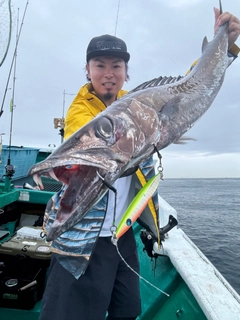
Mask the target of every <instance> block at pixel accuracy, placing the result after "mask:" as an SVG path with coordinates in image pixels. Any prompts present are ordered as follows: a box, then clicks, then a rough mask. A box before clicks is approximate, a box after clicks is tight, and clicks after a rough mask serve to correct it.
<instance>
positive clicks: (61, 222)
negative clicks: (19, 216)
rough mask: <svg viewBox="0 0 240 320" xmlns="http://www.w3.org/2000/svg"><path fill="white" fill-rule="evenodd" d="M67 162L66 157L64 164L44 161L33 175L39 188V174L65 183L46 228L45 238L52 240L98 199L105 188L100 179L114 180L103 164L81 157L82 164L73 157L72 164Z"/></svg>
mask: <svg viewBox="0 0 240 320" xmlns="http://www.w3.org/2000/svg"><path fill="white" fill-rule="evenodd" d="M51 161H52V159H51ZM70 162H71V161H67V163H66V164H65V165H61V166H60V165H57V163H55V165H54V167H51V166H49V164H46V163H45V164H44V167H45V168H42V169H41V170H39V171H38V172H36V173H35V174H34V175H33V179H34V181H35V183H36V184H37V185H38V186H39V187H40V188H41V189H44V186H43V183H42V179H41V176H45V177H50V178H53V179H54V180H56V181H61V182H62V183H63V184H64V187H63V188H62V189H61V191H60V192H61V197H60V202H59V204H56V205H55V207H56V208H57V212H56V217H55V220H54V222H53V223H52V225H51V227H50V229H49V230H47V231H48V235H47V241H53V240H55V239H56V238H57V237H58V236H60V235H61V234H62V233H64V232H65V231H67V230H68V229H69V228H71V227H72V226H74V225H75V224H76V223H77V222H79V221H80V220H81V218H83V217H84V215H85V214H86V213H87V212H88V211H89V209H90V208H91V207H93V206H94V205H95V204H96V203H97V202H98V201H99V200H100V198H101V197H102V196H103V195H104V194H105V193H106V191H107V187H106V185H105V184H103V179H106V180H107V181H108V182H109V183H110V184H112V183H113V182H114V181H115V179H112V177H113V176H115V174H113V173H111V172H110V171H109V168H106V167H104V166H102V165H98V164H96V163H89V162H88V164H86V161H81V164H79V163H78V164H76V161H75V163H74V164H70ZM47 167H48V168H49V169H47ZM32 171H34V168H33V170H32ZM111 180H112V181H111Z"/></svg>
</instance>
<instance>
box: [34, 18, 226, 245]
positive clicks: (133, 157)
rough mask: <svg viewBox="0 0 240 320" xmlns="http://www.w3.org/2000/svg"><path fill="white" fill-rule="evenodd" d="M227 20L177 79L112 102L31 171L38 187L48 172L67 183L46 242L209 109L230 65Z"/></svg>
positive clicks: (77, 219)
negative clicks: (194, 63)
mask: <svg viewBox="0 0 240 320" xmlns="http://www.w3.org/2000/svg"><path fill="white" fill-rule="evenodd" d="M227 51H228V24H227V23H226V24H224V25H223V26H221V27H220V28H219V30H218V32H217V34H216V36H215V37H214V39H213V40H212V41H211V42H209V43H208V42H207V39H206V38H205V39H204V41H203V52H202V56H201V58H200V59H199V61H198V63H197V65H196V66H195V67H194V68H193V69H192V70H191V72H190V73H189V74H188V75H187V76H185V77H183V78H181V79H180V80H178V81H176V82H173V83H168V84H164V85H158V84H157V85H153V83H152V82H151V83H150V84H144V85H142V86H140V87H138V88H137V89H135V90H133V91H131V92H130V93H128V94H127V95H125V96H124V97H122V98H121V99H119V100H117V101H116V102H114V103H113V104H112V105H111V106H109V107H108V108H107V109H106V110H105V111H103V112H102V113H100V114H99V115H98V116H97V117H96V118H94V119H93V120H92V121H91V122H89V123H88V124H87V125H85V126H84V127H82V128H81V129H80V130H79V131H77V132H76V133H75V134H74V135H72V136H71V137H70V138H69V139H68V140H66V141H65V142H64V143H63V144H62V145H61V146H60V147H59V148H58V149H56V150H55V151H54V152H53V153H52V154H51V155H50V156H49V157H48V158H47V159H46V160H45V161H42V162H40V163H38V164H36V165H34V166H33V167H32V168H31V169H30V171H29V174H31V175H34V177H35V181H36V182H37V183H38V184H40V185H41V179H40V175H48V176H49V175H50V176H51V177H53V178H56V179H58V180H60V181H62V182H63V183H64V184H66V185H68V187H67V189H66V191H65V193H64V196H63V198H62V199H61V202H60V207H59V209H58V212H57V215H56V219H55V221H54V223H53V224H52V226H51V229H50V232H49V234H48V240H53V239H56V238H57V237H58V236H59V235H61V234H62V233H63V232H65V231H66V230H68V229H69V228H70V227H72V226H73V225H75V224H76V223H77V222H78V221H80V220H81V219H82V218H83V217H84V215H85V214H86V213H87V212H88V211H89V209H90V208H91V207H93V205H95V204H96V203H97V202H98V201H99V199H100V198H101V197H102V196H103V195H104V194H105V193H106V191H107V187H106V185H105V184H103V182H102V179H101V178H100V177H99V175H100V176H102V177H103V178H104V179H105V181H107V182H108V183H109V184H110V185H111V184H113V183H114V181H115V180H116V179H117V178H118V177H120V176H121V175H122V174H124V172H125V171H126V170H128V169H129V168H133V167H135V166H137V165H139V164H140V163H141V162H143V161H144V160H145V159H147V158H148V157H149V156H150V155H152V154H153V153H154V150H155V147H156V148H157V149H158V150H161V149H163V148H165V147H167V146H168V145H169V144H171V143H174V142H177V141H178V140H179V139H180V138H181V137H182V135H183V134H185V133H186V132H187V131H188V130H189V129H190V128H191V127H192V126H193V125H194V124H195V122H196V121H197V120H198V119H199V118H200V117H201V116H202V115H203V114H204V113H205V112H206V111H207V109H208V108H209V107H210V105H211V104H212V102H213V100H214V99H215V97H216V95H217V93H218V91H219V89H220V88H221V85H222V83H223V80H224V75H225V71H226V69H227V67H228V65H229V64H230V61H229V58H228V55H227Z"/></svg>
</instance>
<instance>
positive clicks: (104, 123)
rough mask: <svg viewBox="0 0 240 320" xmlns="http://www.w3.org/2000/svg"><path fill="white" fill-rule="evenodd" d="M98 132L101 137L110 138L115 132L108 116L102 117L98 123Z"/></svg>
mask: <svg viewBox="0 0 240 320" xmlns="http://www.w3.org/2000/svg"><path fill="white" fill-rule="evenodd" d="M96 133H97V134H99V135H100V136H101V137H104V138H110V137H111V136H112V134H113V124H112V122H111V121H110V119H108V118H101V119H99V120H98V122H97V125H96Z"/></svg>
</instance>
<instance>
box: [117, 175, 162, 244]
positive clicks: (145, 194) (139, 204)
mask: <svg viewBox="0 0 240 320" xmlns="http://www.w3.org/2000/svg"><path fill="white" fill-rule="evenodd" d="M161 176H162V173H161V172H159V173H158V174H156V175H155V176H154V177H152V178H151V179H150V180H149V181H148V182H147V183H146V184H145V185H144V186H143V188H142V189H141V190H140V191H139V192H138V194H137V195H136V197H135V198H134V199H133V201H132V202H131V203H130V205H129V206H128V208H127V210H126V212H125V213H124V215H123V217H122V219H121V220H120V222H119V224H118V226H117V228H116V231H112V233H113V236H112V242H113V243H114V244H116V242H117V240H118V239H119V238H120V237H121V236H122V235H123V234H124V233H125V232H126V231H127V230H128V229H129V228H130V227H131V226H132V225H133V223H134V222H135V221H136V220H137V218H138V217H139V216H140V214H141V213H142V212H143V210H144V209H145V207H146V206H147V203H148V201H149V200H150V198H151V197H152V196H153V194H154V192H155V191H156V190H157V187H158V185H159V182H160V179H161Z"/></svg>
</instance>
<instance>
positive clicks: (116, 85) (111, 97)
mask: <svg viewBox="0 0 240 320" xmlns="http://www.w3.org/2000/svg"><path fill="white" fill-rule="evenodd" d="M86 68H87V72H88V78H90V79H91V82H92V85H93V88H94V91H95V93H96V95H97V96H98V97H99V98H100V99H101V100H102V101H103V102H104V103H105V104H106V105H107V106H108V105H110V104H111V103H112V102H113V101H115V100H116V97H117V94H118V92H119V91H120V90H121V89H122V86H123V84H124V81H125V80H126V77H127V72H126V64H125V61H124V60H123V59H121V58H117V57H95V58H92V59H90V60H89V63H88V64H87V66H86Z"/></svg>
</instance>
